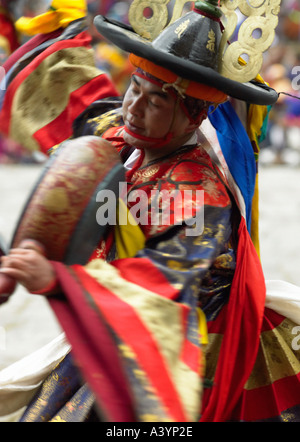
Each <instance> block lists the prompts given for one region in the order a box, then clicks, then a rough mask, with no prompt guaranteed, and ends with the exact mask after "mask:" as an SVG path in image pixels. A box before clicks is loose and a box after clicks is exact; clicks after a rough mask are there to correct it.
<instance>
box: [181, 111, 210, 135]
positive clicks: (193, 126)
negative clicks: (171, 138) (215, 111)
mask: <svg viewBox="0 0 300 442" xmlns="http://www.w3.org/2000/svg"><path fill="white" fill-rule="evenodd" d="M206 118H207V110H203V111H202V112H201V114H200V115H199V116H198V118H197V120H192V119H190V123H189V125H188V126H187V128H186V132H187V133H191V132H194V131H195V130H197V129H198V128H199V126H200V125H201V123H202V122H203V121H204V120H205V119H206Z"/></svg>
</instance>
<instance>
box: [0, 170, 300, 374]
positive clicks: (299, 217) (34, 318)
mask: <svg viewBox="0 0 300 442" xmlns="http://www.w3.org/2000/svg"><path fill="white" fill-rule="evenodd" d="M41 167H42V166H41V165H0V195H1V211H0V235H1V236H2V237H4V239H5V240H6V241H7V242H8V243H9V242H10V240H11V237H12V235H13V232H14V228H15V225H16V222H17V220H18V217H19V214H20V212H21V211H22V208H23V205H24V203H25V201H26V200H27V198H28V196H29V194H30V190H31V188H32V186H33V185H34V184H35V182H36V180H37V178H38V176H39V175H40V173H41ZM299 226H300V168H298V167H288V166H270V167H263V168H261V170H260V244H261V260H262V265H263V268H264V272H265V277H266V279H283V280H285V281H288V282H290V283H293V284H296V285H300V268H299V264H300V257H299V250H300V234H299ZM60 331H61V329H60V326H59V325H58V323H57V321H56V318H55V317H54V315H53V313H52V311H51V310H50V308H49V306H48V304H47V301H46V300H45V299H44V298H43V297H40V296H34V295H29V294H27V293H25V291H24V290H22V288H19V289H18V290H17V291H16V292H15V294H14V295H13V296H12V297H11V298H10V300H9V301H8V302H7V303H6V304H4V305H2V306H1V307H0V369H1V368H4V367H7V366H8V365H10V364H11V363H13V362H15V361H16V360H18V359H20V358H21V357H23V356H26V355H28V354H30V353H31V352H32V351H34V350H36V349H38V348H40V347H41V346H43V345H44V344H47V343H48V342H50V340H51V339H53V338H54V337H56V336H57V335H58V334H59V333H60Z"/></svg>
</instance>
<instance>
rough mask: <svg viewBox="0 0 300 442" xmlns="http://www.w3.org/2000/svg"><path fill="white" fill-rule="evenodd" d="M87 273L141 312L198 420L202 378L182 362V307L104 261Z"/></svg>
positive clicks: (95, 263)
mask: <svg viewBox="0 0 300 442" xmlns="http://www.w3.org/2000/svg"><path fill="white" fill-rule="evenodd" d="M85 270H86V271H87V273H88V274H89V275H90V276H92V277H93V278H95V279H96V280H98V281H99V282H100V283H101V285H102V286H103V287H105V288H106V289H108V290H109V291H111V292H113V293H114V295H115V296H117V297H118V298H120V299H121V300H122V301H123V302H126V303H127V304H128V305H130V306H131V307H132V308H133V309H134V310H135V311H136V312H137V314H138V315H139V318H140V320H141V321H142V322H143V323H144V325H145V326H146V327H147V329H148V330H149V332H150V334H151V336H153V339H154V340H155V342H156V343H157V345H158V347H159V351H160V352H161V354H162V355H163V358H164V360H165V362H166V365H167V367H168V369H169V371H170V375H171V377H172V379H173V382H174V385H175V386H176V389H177V391H178V393H179V395H180V398H181V401H182V404H183V406H184V409H185V412H186V413H187V415H188V418H189V419H190V420H195V419H197V416H198V412H199V407H200V404H201V394H200V393H201V391H200V390H201V384H199V380H200V376H199V373H196V372H194V371H193V370H192V369H190V368H189V367H188V366H187V365H186V364H185V363H184V362H183V361H181V352H182V345H183V341H184V332H185V330H184V324H183V321H182V310H181V306H180V305H179V304H178V303H176V302H173V301H171V300H169V299H167V298H164V297H162V296H160V295H157V294H156V293H154V292H151V291H150V290H147V289H145V288H143V287H140V286H138V285H136V284H134V283H131V282H128V281H126V280H125V279H123V278H122V277H120V276H119V274H118V270H117V269H116V268H114V267H113V266H111V265H109V264H108V263H106V262H104V261H102V260H94V261H92V262H90V263H89V264H88V265H86V266H85ZM166 324H168V327H166V326H165V325H166ZM162 325H163V326H162ZM199 367H200V361H199Z"/></svg>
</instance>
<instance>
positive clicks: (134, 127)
mask: <svg viewBox="0 0 300 442" xmlns="http://www.w3.org/2000/svg"><path fill="white" fill-rule="evenodd" d="M125 125H126V127H127V128H128V129H129V130H130V131H131V132H135V133H138V134H141V133H142V132H143V130H144V129H143V128H142V127H140V126H137V125H136V124H134V123H131V122H130V121H128V120H127V121H126V122H125Z"/></svg>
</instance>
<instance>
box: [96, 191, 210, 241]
mask: <svg viewBox="0 0 300 442" xmlns="http://www.w3.org/2000/svg"><path fill="white" fill-rule="evenodd" d="M126 189H127V183H120V185H119V195H123V198H122V199H123V202H124V204H125V205H126V206H127V207H130V209H129V212H130V216H129V217H128V216H124V214H120V212H119V214H117V213H116V210H115V208H116V206H117V196H116V194H115V193H114V192H113V191H112V190H101V191H100V192H98V194H97V196H96V201H97V202H99V203H101V205H100V207H99V209H98V210H97V213H96V220H97V223H98V224H99V225H101V226H105V225H107V224H109V225H116V224H119V225H126V224H128V223H130V224H139V225H141V226H143V225H152V226H158V225H165V226H166V225H168V226H172V225H183V224H184V225H185V226H186V235H187V236H198V235H201V233H202V232H203V228H204V191H203V190H190V189H187V190H183V191H179V190H173V191H171V192H169V191H167V190H160V191H158V190H152V191H151V192H150V195H149V194H148V193H147V192H145V191H144V190H142V189H135V190H134V191H132V192H130V193H129V195H128V196H126V197H124V195H126V194H127V192H126V191H125V192H124V190H126Z"/></svg>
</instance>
